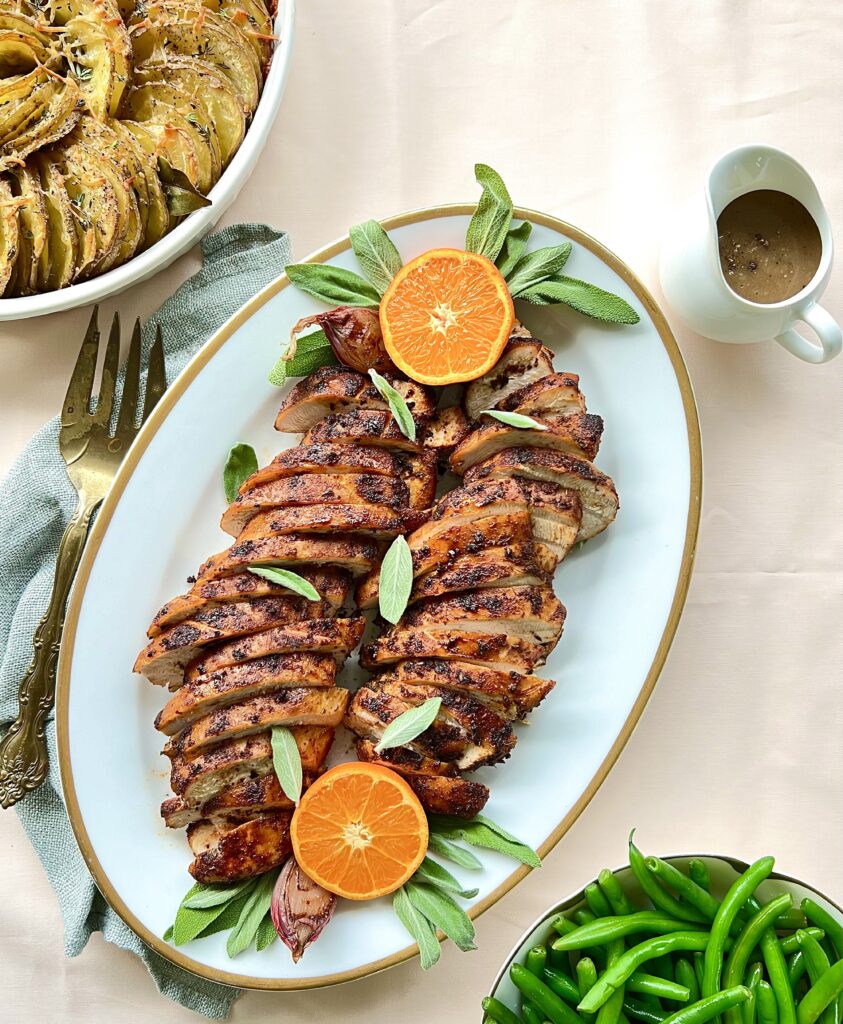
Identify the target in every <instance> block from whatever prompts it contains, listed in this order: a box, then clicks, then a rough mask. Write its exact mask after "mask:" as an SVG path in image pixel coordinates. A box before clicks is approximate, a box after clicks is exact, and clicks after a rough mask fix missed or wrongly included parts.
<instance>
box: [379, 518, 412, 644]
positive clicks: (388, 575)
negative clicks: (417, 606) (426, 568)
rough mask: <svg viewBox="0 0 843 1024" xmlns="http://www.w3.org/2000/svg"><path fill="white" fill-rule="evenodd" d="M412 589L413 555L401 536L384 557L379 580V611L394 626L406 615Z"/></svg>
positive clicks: (390, 546)
mask: <svg viewBox="0 0 843 1024" xmlns="http://www.w3.org/2000/svg"><path fill="white" fill-rule="evenodd" d="M412 589H413V555H412V553H411V551H410V545H409V544H408V543H407V541H406V540H405V538H404V537H402V536H401V535H400V534H399V535H398V536H397V537H396V538H395V540H394V541H393V542H392V543H391V544H390V545H389V548H388V550H387V552H386V554H385V555H384V556H383V561H382V562H381V571H380V577H379V580H378V610H379V611H380V613H381V615H382V616H383V618H385V619H386V621H387V622H391V623H392V625H393V626H394V625H395V624H396V622H398V620H399V619H400V618H401V616H402V615H403V614H404V610H405V608H406V607H407V602H408V601H409V599H410V591H411V590H412Z"/></svg>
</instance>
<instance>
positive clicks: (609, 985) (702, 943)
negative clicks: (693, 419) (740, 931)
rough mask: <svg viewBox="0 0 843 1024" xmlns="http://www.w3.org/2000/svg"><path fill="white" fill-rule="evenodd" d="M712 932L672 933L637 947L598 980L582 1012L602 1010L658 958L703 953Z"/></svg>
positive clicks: (582, 1004) (580, 1006)
mask: <svg viewBox="0 0 843 1024" xmlns="http://www.w3.org/2000/svg"><path fill="white" fill-rule="evenodd" d="M709 939H710V933H709V932H673V933H672V934H670V935H658V936H656V937H655V938H652V939H646V940H645V941H644V942H641V943H639V944H638V945H637V946H634V947H633V948H632V949H630V950H629V951H628V952H626V953H624V954H623V956H622V957H620V958H619V959H618V960H616V961H615V963H613V964H612V966H611V967H607V968H606V971H605V972H604V973H603V974H602V975H601V977H599V978H598V979H597V984H596V985H595V986H594V988H593V989H592V990H591V991H590V992H589V993H588V995H586V996H585V998H584V999H583V1000H582V1001H581V1002H580V1005H579V1009H580V1010H585V1011H586V1012H589V1011H593V1010H597V1009H599V1008H600V1007H601V1006H602V1005H603V1003H605V1002H606V1000H607V999H608V998H609V996H610V995H611V994H612V992H613V991H615V990H616V989H618V988H619V987H620V986H621V985H622V984H623V983H624V982H625V981H626V980H627V978H628V977H629V976H630V975H631V974H632V973H633V972H634V971H636V970H637V969H638V968H639V967H640V966H641V965H642V964H644V963H646V962H647V961H648V960H652V959H653V958H654V957H657V956H666V955H667V954H669V953H674V952H676V951H677V950H683V949H688V950H699V951H702V950H704V949H705V948H706V946H707V945H708V944H709Z"/></svg>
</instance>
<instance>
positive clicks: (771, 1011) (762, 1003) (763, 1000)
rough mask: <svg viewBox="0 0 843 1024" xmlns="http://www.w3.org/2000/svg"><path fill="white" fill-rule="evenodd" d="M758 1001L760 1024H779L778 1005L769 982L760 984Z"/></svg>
mask: <svg viewBox="0 0 843 1024" xmlns="http://www.w3.org/2000/svg"><path fill="white" fill-rule="evenodd" d="M756 1001H757V1003H758V1024H778V1021H779V1009H778V1004H777V1003H776V997H775V996H774V995H773V990H772V988H771V987H770V985H769V983H768V982H766V981H759V982H758V994H757V996H756Z"/></svg>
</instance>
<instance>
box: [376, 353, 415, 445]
mask: <svg viewBox="0 0 843 1024" xmlns="http://www.w3.org/2000/svg"><path fill="white" fill-rule="evenodd" d="M369 376H370V377H371V378H372V383H373V384H374V385H375V387H376V388H377V390H378V394H379V395H380V396H381V398H382V399H383V400H384V401H385V402H386V404H387V405H388V406H389V410H390V412H391V413H392V415H393V416H394V417H395V422H396V423H397V424H398V429H399V430H400V431H401V433H402V434H403V435H404V437H406V438H407V439H408V440H409V441H415V439H416V421H415V420H414V419H413V414H412V413H411V412H410V410H409V408H408V407H407V403H406V402H405V401H404V397H403V395H401V394H400V392H398V391H396V390H395V388H394V387H393V386H392V385H391V384H390V383H389V381H388V380H387V379H386V378H385V377H382V376H381V375H380V374H379V373H378V371H377V370H369Z"/></svg>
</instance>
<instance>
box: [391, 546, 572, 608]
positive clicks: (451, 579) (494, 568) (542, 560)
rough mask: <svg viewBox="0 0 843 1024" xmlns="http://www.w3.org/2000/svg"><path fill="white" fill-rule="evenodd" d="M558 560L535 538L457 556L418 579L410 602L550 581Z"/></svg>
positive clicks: (531, 585) (534, 584)
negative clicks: (548, 553) (484, 589)
mask: <svg viewBox="0 0 843 1024" xmlns="http://www.w3.org/2000/svg"><path fill="white" fill-rule="evenodd" d="M555 567H556V559H555V557H553V556H552V555H550V556H546V555H545V553H544V552H543V551H541V550H539V549H538V547H537V545H535V544H534V543H533V542H532V540H531V541H528V542H527V543H526V544H512V545H510V546H509V547H493V548H486V549H485V550H484V551H478V552H477V554H473V555H463V556H462V557H461V558H455V559H454V560H453V562H451V563H450V564H449V565H448V566H446V567H445V568H443V569H437V570H436V571H435V572H431V573H428V574H427V575H426V576H423V577H422V578H421V579H419V580H416V581H415V583H414V584H413V589H412V591H411V593H410V600H409V603H410V604H415V603H416V602H417V601H423V600H425V599H426V598H429V597H438V596H439V595H441V594H455V593H459V592H460V591H464V590H480V589H482V588H484V587H534V586H540V585H541V584H544V583H547V582H548V578H549V576H550V575H551V574H552V572H553V570H554V568H555Z"/></svg>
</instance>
